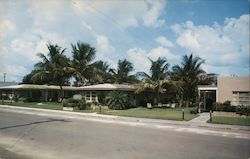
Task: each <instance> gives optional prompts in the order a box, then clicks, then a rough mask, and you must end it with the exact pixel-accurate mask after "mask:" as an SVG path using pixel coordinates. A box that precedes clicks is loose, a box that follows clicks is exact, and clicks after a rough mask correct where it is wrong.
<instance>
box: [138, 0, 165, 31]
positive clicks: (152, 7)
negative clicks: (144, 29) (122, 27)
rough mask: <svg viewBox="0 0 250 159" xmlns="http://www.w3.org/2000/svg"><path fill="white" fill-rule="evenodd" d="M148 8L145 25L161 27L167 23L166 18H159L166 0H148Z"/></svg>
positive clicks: (144, 19)
mask: <svg viewBox="0 0 250 159" xmlns="http://www.w3.org/2000/svg"><path fill="white" fill-rule="evenodd" d="M147 4H148V10H147V12H146V13H145V15H144V17H143V22H144V25H145V26H152V27H159V26H162V25H163V24H164V23H165V20H163V19H159V17H160V15H161V13H162V11H163V10H164V7H165V5H166V1H164V0H148V1H147Z"/></svg>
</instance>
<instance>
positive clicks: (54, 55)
mask: <svg viewBox="0 0 250 159" xmlns="http://www.w3.org/2000/svg"><path fill="white" fill-rule="evenodd" d="M47 47H48V50H49V53H48V55H47V56H46V55H44V54H43V53H38V54H37V55H38V56H39V57H40V59H41V61H40V62H38V63H37V64H35V71H34V74H33V76H32V77H31V80H32V81H33V82H34V83H37V82H38V83H39V82H40V81H44V82H45V83H46V84H56V85H59V86H60V90H61V91H60V92H61V93H60V98H61V100H63V98H64V94H63V88H62V86H63V85H67V84H68V83H69V77H70V74H69V65H70V60H69V59H68V58H67V57H66V56H65V55H64V52H65V50H66V49H62V48H61V47H59V46H58V45H52V44H48V45H47Z"/></svg>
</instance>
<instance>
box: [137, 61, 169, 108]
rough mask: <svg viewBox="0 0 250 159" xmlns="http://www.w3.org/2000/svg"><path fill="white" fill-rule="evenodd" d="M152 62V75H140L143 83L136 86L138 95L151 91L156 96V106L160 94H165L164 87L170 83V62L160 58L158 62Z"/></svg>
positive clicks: (143, 73)
mask: <svg viewBox="0 0 250 159" xmlns="http://www.w3.org/2000/svg"><path fill="white" fill-rule="evenodd" d="M149 60H150V62H151V67H150V75H148V74H146V73H145V72H141V73H138V75H140V76H142V77H143V81H142V82H141V83H139V84H137V85H136V91H135V92H136V93H138V94H139V93H142V92H145V91H150V92H151V93H152V94H153V96H154V104H158V102H159V99H160V94H161V93H163V92H164V88H163V86H164V85H166V84H167V83H170V81H169V80H166V78H167V74H168V65H169V64H168V62H167V60H166V59H165V58H158V59H157V60H156V61H153V60H151V59H149Z"/></svg>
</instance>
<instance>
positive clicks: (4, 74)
mask: <svg viewBox="0 0 250 159" xmlns="http://www.w3.org/2000/svg"><path fill="white" fill-rule="evenodd" d="M5 79H6V73H3V82H4V83H5Z"/></svg>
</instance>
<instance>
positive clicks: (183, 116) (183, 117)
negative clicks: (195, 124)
mask: <svg viewBox="0 0 250 159" xmlns="http://www.w3.org/2000/svg"><path fill="white" fill-rule="evenodd" d="M184 119H185V115H184V109H182V120H184Z"/></svg>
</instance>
